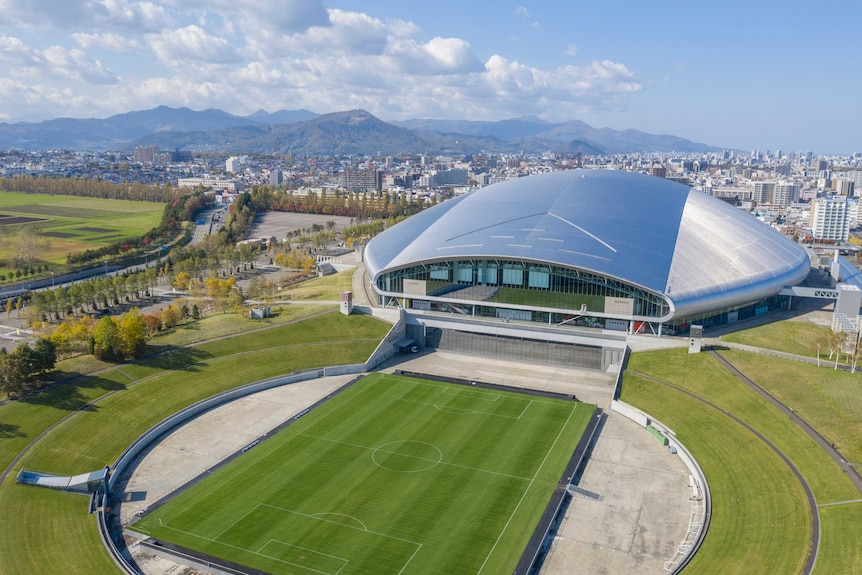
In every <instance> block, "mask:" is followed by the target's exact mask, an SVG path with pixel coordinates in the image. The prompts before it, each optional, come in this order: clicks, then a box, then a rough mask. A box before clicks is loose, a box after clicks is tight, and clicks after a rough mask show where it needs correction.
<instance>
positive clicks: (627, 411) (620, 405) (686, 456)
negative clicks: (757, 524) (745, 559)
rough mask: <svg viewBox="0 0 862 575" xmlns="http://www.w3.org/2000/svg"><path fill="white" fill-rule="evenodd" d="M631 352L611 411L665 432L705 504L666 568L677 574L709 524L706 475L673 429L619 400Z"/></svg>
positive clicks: (709, 508)
mask: <svg viewBox="0 0 862 575" xmlns="http://www.w3.org/2000/svg"><path fill="white" fill-rule="evenodd" d="M629 353H631V350H630V349H626V355H625V358H624V359H623V369H621V370H620V372H619V374H618V375H617V382H616V387H615V389H614V399H613V400H612V401H611V411H615V412H616V413H619V414H620V415H622V416H623V417H626V418H628V419H630V420H632V421H634V422H635V423H637V424H638V425H640V426H641V427H643V428H644V429H647V427H648V426H651V427H653V428H655V429H657V430H658V431H660V432H661V433H662V435H664V437H666V438H667V441H668V443H667V446H668V448H673V449H674V450H675V451H676V454H677V455H678V456H679V458H680V459H681V460H682V462H683V463H684V464H685V466H686V467H687V468H688V471H689V473H690V474H691V476H692V477H693V478H694V480H695V481H696V482H697V487H698V489H699V490H700V494H701V497H702V501H703V506H704V515H703V517H704V520H703V522H702V523H701V524H700V526H699V527H698V531H697V534H696V536H695V537H694V542H693V543H692V545H691V547H690V548H688V549H686V550H684V552H682V553H681V556H680V558H679V560H678V561H676V562H675V563H676V565H675V566H674V567H673V568H672V569H667V571H668V573H670V574H671V575H676V574H677V573H679V572H681V571H682V570H683V568H685V566H686V565H687V564H688V562H689V561H691V558H692V557H693V556H694V554H695V552H696V551H697V550H698V549H699V548H700V545H701V544H702V543H703V539H704V537H706V531H707V529H708V528H709V518H710V517H711V516H712V498H711V497H710V492H709V484H708V483H707V482H706V476H705V475H704V474H703V470H702V469H701V468H700V465H698V463H697V460H695V458H694V456H692V454H691V453H690V452H689V450H688V449H686V447H685V446H684V445H683V444H682V443H680V442H679V440H677V438H676V434H675V433H674V431H673V430H672V429H671V428H669V427H668V426H666V425H664V424H663V423H662V422H660V421H658V420H656V419H653V418H652V417H651V416H650V415H649V414H647V413H644V412H643V411H641V410H640V409H638V408H636V407H634V406H633V405H629V404H628V403H625V402H624V401H620V399H619V397H620V390H621V388H622V383H623V375H624V374H625V366H626V364H627V363H628V356H629Z"/></svg>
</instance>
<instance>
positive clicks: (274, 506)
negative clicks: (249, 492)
mask: <svg viewBox="0 0 862 575" xmlns="http://www.w3.org/2000/svg"><path fill="white" fill-rule="evenodd" d="M258 507H269V508H270V509H275V510H276V511H282V512H284V513H292V514H293V515H299V516H300V517H306V518H308V519H314V520H315V521H323V522H324V523H332V524H333V525H339V526H341V527H346V528H347V529H353V530H354V531H360V532H362V533H370V534H372V535H377V536H378V537H383V538H385V539H392V540H393V541H401V542H402V543H407V544H408V545H415V546H416V547H422V544H421V543H417V542H416V541H411V540H409V539H402V538H401V537H395V536H394V535H387V534H386V533H380V532H378V531H369V530H367V529H360V528H359V527H353V526H352V525H345V524H344V523H341V522H338V521H330V520H329V519H323V518H322V517H318V516H315V515H308V514H307V513H300V512H299V511H293V510H292V509H285V508H284V507H278V506H276V505H270V504H268V503H261V504H260V505H259V506H258Z"/></svg>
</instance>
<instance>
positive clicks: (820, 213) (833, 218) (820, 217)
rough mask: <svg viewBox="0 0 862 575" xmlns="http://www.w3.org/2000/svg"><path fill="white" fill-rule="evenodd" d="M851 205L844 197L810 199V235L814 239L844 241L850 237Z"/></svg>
mask: <svg viewBox="0 0 862 575" xmlns="http://www.w3.org/2000/svg"><path fill="white" fill-rule="evenodd" d="M850 208H851V206H850V204H849V203H848V201H847V198H845V197H828V198H816V199H814V200H812V201H811V220H810V224H811V235H812V237H813V238H814V241H818V242H819V241H833V242H846V241H847V240H848V239H849V238H850V220H851V217H852V214H851V209H850Z"/></svg>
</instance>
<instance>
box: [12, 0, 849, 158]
mask: <svg viewBox="0 0 862 575" xmlns="http://www.w3.org/2000/svg"><path fill="white" fill-rule="evenodd" d="M860 22H862V2H858V1H855V0H842V1H838V0H824V1H820V2H810V1H806V2H800V1H796V0H783V1H775V0H761V1H759V2H749V1H746V2H741V1H737V0H727V1H724V2H711V3H705V2H691V1H690V0H686V1H675V0H656V1H651V2H648V1H643V0H629V1H616V0H604V1H602V2H583V1H582V0H570V1H567V2H564V1H562V0H557V1H554V2H550V1H547V0H545V1H540V2H528V1H526V0H516V1H514V2H507V1H505V0H494V1H490V0H461V1H458V2H456V1H454V0H434V1H425V2H405V1H404V0H398V1H396V0H321V1H318V0H148V1H138V0H66V1H63V0H0V122H16V121H41V120H45V119H50V118H56V117H76V118H104V117H108V116H111V115H113V114H118V113H123V112H129V111H135V110H146V109H150V108H153V107H156V106H159V105H166V106H171V107H180V106H186V107H189V108H192V109H194V110H203V109H206V108H219V109H221V110H224V111H226V112H230V113H233V114H237V115H247V114H251V113H253V112H255V111H257V110H260V109H263V110H266V111H269V112H275V111H277V110H280V109H285V110H297V109H306V110H310V111H312V112H316V113H320V114H324V113H329V112H337V111H343V110H351V109H358V108H361V109H364V110H367V111H368V112H370V113H372V114H374V115H376V116H377V117H379V118H381V119H383V120H406V119H411V118H434V119H460V120H488V121H493V120H503V119H508V118H514V117H522V116H536V117H539V118H541V119H544V120H548V121H552V122H561V121H569V120H582V121H584V122H587V123H588V124H590V125H592V126H594V127H597V128H602V127H609V128H613V129H618V130H620V129H637V130H642V131H645V132H650V133H655V134H672V135H675V136H680V137H684V138H688V139H690V140H694V141H696V142H702V143H705V144H709V145H712V146H718V147H725V148H731V149H738V150H746V151H747V150H761V151H765V150H767V149H769V150H775V149H781V150H784V151H803V150H806V151H808V150H810V151H813V152H815V153H819V154H849V153H854V152H862V105H860V104H862V73H860V72H862V26H860Z"/></svg>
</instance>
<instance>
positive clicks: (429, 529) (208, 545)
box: [130, 374, 595, 575]
mask: <svg viewBox="0 0 862 575" xmlns="http://www.w3.org/2000/svg"><path fill="white" fill-rule="evenodd" d="M594 409H595V406H593V405H588V404H583V403H577V402H575V401H568V400H564V399H556V398H549V397H542V396H537V395H527V394H521V393H516V392H509V391H500V390H498V389H489V388H481V387H476V386H466V385H459V384H451V383H443V382H438V381H429V380H423V379H415V378H409V377H402V376H395V375H386V374H372V375H369V376H368V377H365V378H364V379H362V380H361V381H359V382H357V383H356V384H354V385H352V386H350V387H348V388H347V389H345V390H344V391H342V392H341V393H338V394H337V395H335V396H334V397H333V398H331V399H329V400H328V401H326V402H325V403H323V404H321V405H319V406H318V407H316V408H314V409H312V410H311V411H309V412H308V413H307V414H304V415H303V416H302V417H300V418H298V419H296V420H295V421H293V422H292V423H291V424H290V425H288V426H287V427H285V428H284V429H283V430H282V431H280V432H278V433H277V434H275V435H273V436H272V437H270V438H268V439H266V440H265V441H262V442H261V443H260V444H258V445H257V446H255V447H253V448H252V449H250V450H248V451H246V452H245V453H244V454H243V455H241V456H240V457H238V458H236V459H234V460H233V461H231V462H230V463H229V464H228V465H225V466H224V467H222V468H220V469H219V470H218V471H216V472H214V473H213V474H212V475H210V476H209V477H207V478H205V479H203V480H201V481H200V482H198V483H196V484H195V485H194V486H192V487H190V488H189V489H187V490H185V491H184V492H182V493H181V494H180V495H178V496H176V497H174V498H172V499H170V500H169V501H168V502H166V503H165V504H164V505H160V506H157V507H154V508H153V509H152V510H151V511H150V512H149V513H148V514H147V515H146V516H145V517H143V518H142V519H141V520H139V521H138V522H136V523H134V524H133V525H131V526H130V529H131V530H132V531H135V532H139V533H142V534H145V535H149V536H151V537H152V538H154V539H156V540H158V541H160V542H167V543H170V544H172V545H175V546H179V547H183V548H185V549H186V550H192V551H193V552H195V553H201V554H206V555H209V556H213V557H216V558H219V559H222V560H226V561H228V562H234V563H237V564H240V565H244V566H247V567H250V568H252V569H256V570H260V571H264V572H267V573H273V574H282V573H288V574H298V575H313V574H321V575H358V574H363V575H371V574H373V575H408V574H422V575H427V574H431V573H441V574H443V573H445V574H448V575H451V574H459V573H463V574H470V575H475V574H479V573H485V574H493V575H496V574H499V573H512V571H513V570H514V569H515V567H516V565H517V563H518V560H519V559H520V557H521V555H522V553H523V551H524V549H525V547H526V546H527V543H528V541H529V540H530V537H531V535H532V534H533V531H534V529H535V527H536V525H537V523H538V521H539V519H540V517H541V515H542V512H543V511H544V509H545V507H546V506H547V504H548V501H549V500H550V498H551V495H552V493H553V491H554V490H555V488H556V487H557V484H558V482H559V480H560V478H561V475H562V474H563V472H564V470H565V469H566V465H567V464H568V462H569V460H570V459H571V457H572V453H573V452H574V450H575V448H576V447H577V445H578V442H579V440H580V439H581V436H582V435H583V433H584V430H585V429H586V428H587V425H588V423H589V421H590V420H591V418H592V416H593V413H594Z"/></svg>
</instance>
